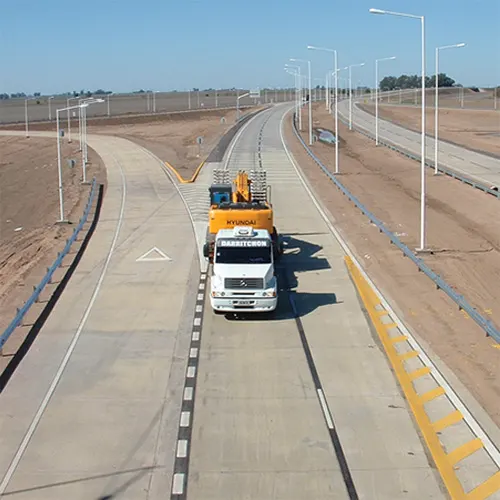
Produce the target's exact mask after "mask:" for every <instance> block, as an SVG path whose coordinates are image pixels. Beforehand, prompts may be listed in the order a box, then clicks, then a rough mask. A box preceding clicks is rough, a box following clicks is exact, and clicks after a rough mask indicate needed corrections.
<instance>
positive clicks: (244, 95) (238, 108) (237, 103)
mask: <svg viewBox="0 0 500 500" xmlns="http://www.w3.org/2000/svg"><path fill="white" fill-rule="evenodd" d="M247 95H250V92H247V93H246V94H242V95H240V96H236V121H238V120H239V118H240V99H242V98H243V97H246V96H247Z"/></svg>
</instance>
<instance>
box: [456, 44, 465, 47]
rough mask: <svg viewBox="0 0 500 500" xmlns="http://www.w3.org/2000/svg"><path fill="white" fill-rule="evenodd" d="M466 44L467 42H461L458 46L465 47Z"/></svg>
mask: <svg viewBox="0 0 500 500" xmlns="http://www.w3.org/2000/svg"><path fill="white" fill-rule="evenodd" d="M465 45H466V44H465V43H459V44H457V47H465Z"/></svg>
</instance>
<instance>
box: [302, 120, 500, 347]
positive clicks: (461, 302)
mask: <svg viewBox="0 0 500 500" xmlns="http://www.w3.org/2000/svg"><path fill="white" fill-rule="evenodd" d="M293 131H294V133H295V136H296V137H297V138H298V139H299V141H300V143H301V144H302V146H303V147H304V149H305V150H306V152H307V153H308V154H309V156H310V157H311V158H312V159H313V160H314V161H315V162H316V163H317V164H318V166H319V167H320V168H321V170H322V171H323V172H324V173H325V174H326V175H327V177H328V178H329V179H330V180H331V181H332V182H333V183H334V184H335V185H336V186H337V187H338V188H339V189H340V190H341V191H342V193H343V194H344V195H345V196H347V198H348V199H349V200H350V201H352V202H353V203H354V204H355V205H356V207H357V208H359V209H360V210H361V212H362V213H363V214H364V215H366V216H367V217H368V219H370V222H372V223H373V224H375V225H376V226H377V228H378V229H379V231H380V232H381V233H384V234H385V235H386V236H387V237H388V238H389V239H390V241H391V243H392V244H394V245H396V246H397V247H398V248H399V249H400V250H401V251H402V252H403V254H404V255H405V256H406V257H408V258H409V259H410V260H411V261H412V262H413V263H414V264H415V265H416V266H417V267H418V269H419V270H420V271H422V272H423V273H424V274H425V275H426V276H427V277H429V278H430V279H431V280H432V281H434V283H435V284H436V286H437V288H438V290H439V289H441V290H443V291H444V292H445V293H446V294H447V295H448V297H450V298H451V299H452V300H453V301H454V302H455V303H456V304H457V305H458V308H459V310H463V311H465V312H466V313H467V314H468V315H469V316H470V317H471V318H472V319H473V320H474V321H475V322H476V323H477V324H478V325H479V326H480V327H481V328H482V329H483V330H484V331H485V333H486V335H487V336H489V337H492V338H494V339H495V340H496V341H497V342H498V343H500V331H499V330H498V329H497V328H496V327H495V325H494V324H493V323H492V322H491V321H490V320H488V319H486V318H485V317H484V316H482V315H481V314H479V313H478V312H477V310H476V309H475V308H474V307H472V306H471V305H470V304H469V303H468V302H467V301H466V300H465V298H464V296H463V295H461V294H459V293H457V292H456V291H455V290H454V289H453V288H452V287H451V286H450V285H449V284H448V283H446V281H444V280H443V278H441V276H439V275H438V274H437V273H435V272H434V271H433V270H432V269H431V268H430V267H429V266H428V265H427V264H425V262H424V261H423V260H422V259H421V258H419V257H417V256H416V255H415V254H414V253H413V252H412V251H411V250H410V249H409V248H408V247H407V246H406V245H405V244H404V243H403V242H402V241H401V240H400V239H399V238H398V237H397V236H396V235H395V234H394V233H392V232H391V231H389V230H388V229H387V228H386V227H385V226H384V224H383V222H382V221H381V220H380V219H378V218H377V217H376V216H375V215H374V214H372V213H371V212H370V211H369V210H368V209H367V208H366V207H365V206H364V205H363V204H362V203H361V202H360V201H359V200H358V199H357V198H356V197H355V196H354V195H353V194H351V193H350V192H349V191H348V190H347V188H346V187H345V186H344V185H343V184H342V183H341V182H340V181H339V180H338V179H336V177H335V175H334V174H332V173H331V172H330V171H329V170H328V169H327V168H326V167H325V166H324V165H323V164H322V163H321V161H320V160H319V158H317V157H316V156H315V154H314V153H313V152H312V151H311V150H310V149H309V147H308V146H307V145H306V143H305V142H304V141H303V139H302V137H301V136H300V134H299V133H298V131H297V127H296V123H295V113H294V114H293Z"/></svg>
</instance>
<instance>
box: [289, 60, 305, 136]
mask: <svg viewBox="0 0 500 500" xmlns="http://www.w3.org/2000/svg"><path fill="white" fill-rule="evenodd" d="M285 68H296V69H297V73H298V76H297V80H298V85H297V93H298V115H299V116H298V119H299V130H300V131H302V76H301V74H300V66H299V65H293V64H285Z"/></svg>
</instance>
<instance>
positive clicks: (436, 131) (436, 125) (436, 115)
mask: <svg viewBox="0 0 500 500" xmlns="http://www.w3.org/2000/svg"><path fill="white" fill-rule="evenodd" d="M459 47H465V43H457V44H455V45H443V46H442V47H436V95H435V104H434V175H437V174H438V173H439V169H438V149H439V144H438V135H439V123H438V122H439V51H440V50H444V49H456V48H459Z"/></svg>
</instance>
